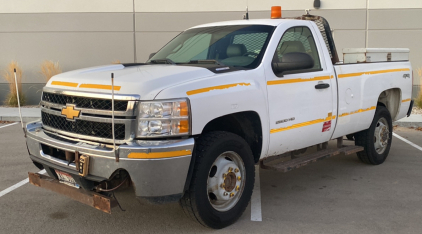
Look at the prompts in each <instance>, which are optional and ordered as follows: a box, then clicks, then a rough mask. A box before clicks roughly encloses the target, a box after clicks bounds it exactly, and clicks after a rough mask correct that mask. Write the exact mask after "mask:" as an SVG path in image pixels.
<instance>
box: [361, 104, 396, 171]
mask: <svg viewBox="0 0 422 234" xmlns="http://www.w3.org/2000/svg"><path fill="white" fill-rule="evenodd" d="M392 130H393V124H392V120H391V115H390V112H389V111H388V109H387V108H386V107H384V106H378V107H377V109H376V111H375V116H374V119H373V121H372V124H371V126H370V127H369V129H367V130H364V131H361V132H358V133H356V134H355V145H358V146H363V147H364V148H365V150H364V151H361V152H358V153H357V155H358V157H359V159H360V160H361V161H362V162H364V163H368V164H373V165H379V164H381V163H383V162H384V161H385V159H386V158H387V156H388V153H389V152H390V147H391V141H392V134H393V132H392Z"/></svg>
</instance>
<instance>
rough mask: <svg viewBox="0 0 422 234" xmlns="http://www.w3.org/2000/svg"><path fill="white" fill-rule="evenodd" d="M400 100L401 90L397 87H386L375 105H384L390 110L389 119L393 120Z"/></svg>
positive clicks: (397, 111)
mask: <svg viewBox="0 0 422 234" xmlns="http://www.w3.org/2000/svg"><path fill="white" fill-rule="evenodd" d="M400 100H401V90H400V89H399V88H394V89H388V90H385V91H383V92H382V93H381V94H380V96H379V97H378V103H377V105H381V106H385V107H386V108H387V109H388V111H389V112H390V115H391V119H392V120H393V121H394V120H396V116H397V114H398V113H399V107H400Z"/></svg>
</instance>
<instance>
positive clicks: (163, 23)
mask: <svg viewBox="0 0 422 234" xmlns="http://www.w3.org/2000/svg"><path fill="white" fill-rule="evenodd" d="M243 14H244V13H243V12H180V13H173V12H171V13H136V31H147V32H181V31H184V30H185V29H188V28H190V27H193V26H196V25H199V24H206V23H212V22H218V21H227V20H240V19H242V17H243ZM251 14H252V13H251Z"/></svg>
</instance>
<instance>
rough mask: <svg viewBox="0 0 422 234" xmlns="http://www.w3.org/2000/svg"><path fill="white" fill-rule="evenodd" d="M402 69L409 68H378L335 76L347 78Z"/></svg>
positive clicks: (400, 70) (406, 69)
mask: <svg viewBox="0 0 422 234" xmlns="http://www.w3.org/2000/svg"><path fill="white" fill-rule="evenodd" d="M402 71H410V69H409V68H399V69H388V70H379V71H368V72H358V73H347V74H338V76H337V77H338V78H347V77H354V76H362V75H375V74H382V73H390V72H402Z"/></svg>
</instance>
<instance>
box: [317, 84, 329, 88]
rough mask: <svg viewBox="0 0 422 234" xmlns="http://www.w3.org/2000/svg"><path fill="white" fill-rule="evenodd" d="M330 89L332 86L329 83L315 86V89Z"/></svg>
mask: <svg viewBox="0 0 422 234" xmlns="http://www.w3.org/2000/svg"><path fill="white" fill-rule="evenodd" d="M328 87H330V84H327V83H321V84H317V85H315V89H326V88H328Z"/></svg>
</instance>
